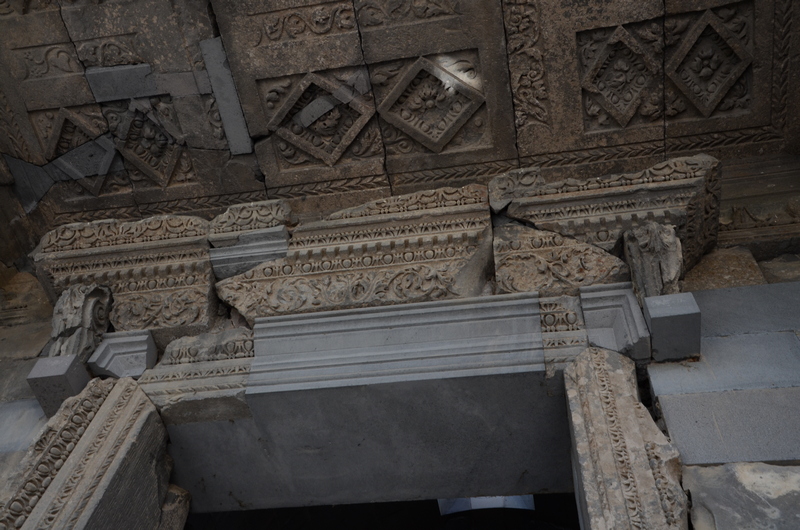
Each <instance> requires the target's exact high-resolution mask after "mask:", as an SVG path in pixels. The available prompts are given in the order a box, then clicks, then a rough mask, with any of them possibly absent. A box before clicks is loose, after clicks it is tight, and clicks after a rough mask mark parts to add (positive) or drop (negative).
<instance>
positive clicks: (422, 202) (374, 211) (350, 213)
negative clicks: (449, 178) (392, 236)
mask: <svg viewBox="0 0 800 530" xmlns="http://www.w3.org/2000/svg"><path fill="white" fill-rule="evenodd" d="M486 200H487V194H486V188H485V187H484V186H479V185H470V186H465V187H463V188H439V189H435V190H425V191H420V192H417V193H413V194H410V195H403V196H399V197H390V198H388V199H378V200H376V201H373V202H369V203H367V204H364V205H361V206H356V207H354V208H348V209H346V210H340V211H338V212H336V213H333V214H331V215H329V216H328V217H327V219H329V220H335V219H353V218H357V217H371V216H375V215H386V214H396V213H407V212H415V211H422V210H429V209H435V208H447V207H452V206H463V205H468V204H481V203H485V202H486Z"/></svg>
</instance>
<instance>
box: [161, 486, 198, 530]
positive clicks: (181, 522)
mask: <svg viewBox="0 0 800 530" xmlns="http://www.w3.org/2000/svg"><path fill="white" fill-rule="evenodd" d="M191 501H192V495H191V494H190V493H189V492H188V491H186V490H185V489H183V488H179V487H178V486H176V485H175V484H170V485H169V489H167V496H166V498H165V499H164V505H163V506H162V507H161V520H160V521H159V522H158V530H183V528H184V526H186V519H187V518H188V517H189V504H190V503H191Z"/></svg>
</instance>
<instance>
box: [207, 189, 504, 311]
mask: <svg viewBox="0 0 800 530" xmlns="http://www.w3.org/2000/svg"><path fill="white" fill-rule="evenodd" d="M490 225H491V221H490V218H489V210H488V197H487V192H486V188H485V187H483V186H478V185H472V186H467V187H465V188H461V189H454V188H443V189H439V190H428V191H424V192H418V193H412V194H409V195H403V196H398V197H392V198H389V199H381V200H378V201H373V202H371V203H367V204H365V205H362V206H358V207H355V208H350V209H347V210H342V211H339V212H336V213H333V214H331V215H330V216H328V218H327V219H325V220H323V221H320V222H315V223H308V224H301V225H299V226H298V227H297V229H296V230H295V231H294V233H293V235H292V240H291V241H290V246H289V253H288V255H287V257H286V258H283V259H279V260H275V261H270V262H267V263H264V264H262V265H260V266H258V267H256V268H254V269H252V270H250V271H248V272H246V273H244V274H241V275H239V276H234V277H232V278H228V279H226V280H223V281H221V282H219V283H218V284H217V293H218V294H219V296H220V298H222V299H223V300H225V301H226V302H227V303H229V304H231V305H233V306H234V307H235V308H236V309H238V310H239V312H240V313H242V315H244V316H245V317H246V318H247V319H248V321H250V322H251V323H252V322H253V321H254V319H255V318H257V317H265V316H272V315H280V314H289V313H303V312H312V311H324V310H329V309H340V308H352V307H366V306H374V305H385V304H398V303H406V302H422V301H427V300H436V299H441V298H447V297H452V296H470V295H473V296H474V295H477V294H479V293H480V292H481V291H482V289H483V286H484V285H485V271H486V269H487V265H488V263H487V262H488V259H490V257H489V252H490V241H491V237H490V231H491V226H490Z"/></svg>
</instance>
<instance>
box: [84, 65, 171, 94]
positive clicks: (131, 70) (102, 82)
mask: <svg viewBox="0 0 800 530" xmlns="http://www.w3.org/2000/svg"><path fill="white" fill-rule="evenodd" d="M151 73H152V69H151V68H150V65H149V64H136V65H120V66H109V67H94V68H89V69H88V70H86V80H87V81H88V82H89V86H90V87H91V89H92V93H93V94H94V98H95V100H96V101H97V102H98V103H103V102H106V101H117V100H122V99H134V98H144V97H149V96H156V95H158V94H159V93H160V91H159V89H158V87H157V86H156V80H155V78H154V77H153V76H152V75H151Z"/></svg>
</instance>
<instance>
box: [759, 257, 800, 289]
mask: <svg viewBox="0 0 800 530" xmlns="http://www.w3.org/2000/svg"><path fill="white" fill-rule="evenodd" d="M758 267H759V268H760V269H761V272H763V273H764V278H765V279H766V280H767V283H781V282H800V254H783V255H781V256H778V257H777V258H775V259H771V260H769V261H761V262H759V263H758Z"/></svg>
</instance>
